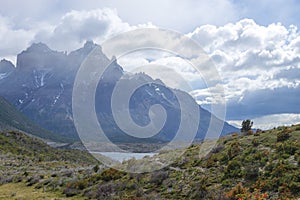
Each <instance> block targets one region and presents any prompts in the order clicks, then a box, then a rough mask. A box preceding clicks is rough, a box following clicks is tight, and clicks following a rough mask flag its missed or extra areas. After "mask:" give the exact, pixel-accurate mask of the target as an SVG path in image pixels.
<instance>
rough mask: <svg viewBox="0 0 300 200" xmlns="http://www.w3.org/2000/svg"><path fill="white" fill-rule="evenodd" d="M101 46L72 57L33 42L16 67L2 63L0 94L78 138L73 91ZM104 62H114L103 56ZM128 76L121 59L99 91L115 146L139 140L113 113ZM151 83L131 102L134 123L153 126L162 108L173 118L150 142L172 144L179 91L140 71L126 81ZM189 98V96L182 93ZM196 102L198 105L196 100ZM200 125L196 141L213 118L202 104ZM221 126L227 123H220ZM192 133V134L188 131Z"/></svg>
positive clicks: (102, 116) (99, 106) (88, 46)
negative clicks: (119, 85) (118, 87)
mask: <svg viewBox="0 0 300 200" xmlns="http://www.w3.org/2000/svg"><path fill="white" fill-rule="evenodd" d="M95 47H98V45H97V44H95V43H93V42H92V41H87V42H86V43H85V44H84V46H83V47H82V48H80V49H77V50H75V51H72V52H70V53H66V52H59V51H54V50H52V49H50V48H49V47H48V46H47V45H46V44H43V43H34V44H32V45H31V46H30V47H28V48H27V49H26V50H24V51H22V52H21V53H20V54H18V55H17V64H16V66H14V65H13V64H12V63H11V62H9V61H7V60H5V59H3V60H1V61H0V96H2V97H4V98H5V99H7V100H8V102H10V103H11V104H12V105H13V106H15V107H16V109H17V110H18V111H20V112H21V113H22V114H23V115H24V116H26V117H28V118H29V120H31V121H33V122H34V123H36V124H37V125H39V126H41V127H42V128H43V129H46V130H49V132H52V134H53V135H55V136H58V137H60V138H67V139H66V140H68V141H76V140H78V139H79V137H78V134H77V132H76V129H75V126H74V119H73V115H72V90H73V84H74V80H75V77H76V73H77V71H78V69H79V67H80V65H81V63H82V62H83V60H84V59H85V58H86V57H87V55H89V53H90V52H91V51H92V50H93V49H94V48H95ZM101 56H102V57H103V58H102V60H103V62H110V61H111V60H110V59H109V58H107V57H106V56H105V54H104V53H102V54H101ZM124 74H125V72H124V70H123V68H122V67H121V66H120V65H119V64H118V62H117V60H116V61H115V62H113V64H112V65H111V66H110V67H109V68H108V69H107V70H106V71H105V73H104V74H103V77H102V78H101V81H100V82H99V84H98V87H97V91H96V102H97V103H96V105H95V108H96V113H97V116H98V119H99V121H100V123H101V126H102V128H103V130H104V131H105V134H106V135H107V137H108V138H109V139H111V140H112V141H115V142H124V141H126V142H128V141H139V140H137V139H136V138H134V137H132V136H128V135H127V134H125V133H124V132H123V131H122V130H121V129H120V128H119V127H118V126H117V124H116V122H115V121H114V118H113V116H112V111H111V95H112V91H113V89H114V87H115V84H116V82H117V81H118V80H119V79H120V78H121V77H122V76H123V75H124ZM141 80H150V81H151V82H153V84H149V85H145V86H142V87H140V88H139V89H138V90H136V92H135V93H134V95H133V97H132V98H131V101H130V105H129V107H130V113H131V115H132V118H133V120H134V121H135V123H137V124H139V125H146V124H147V123H149V116H148V111H149V108H150V106H151V105H154V104H160V105H162V106H163V107H164V108H165V109H166V112H167V113H168V114H170V115H168V118H167V121H166V124H165V126H164V128H163V129H162V130H161V131H160V132H159V133H158V134H156V135H155V136H153V137H151V138H150V139H148V140H147V141H149V142H153V141H155V142H157V141H164V142H168V141H170V140H171V139H172V138H173V137H174V134H175V133H176V130H177V129H178V124H179V123H180V114H181V112H180V106H179V103H178V101H177V99H176V98H174V94H173V93H174V91H175V90H174V89H172V88H168V87H167V86H165V85H164V84H163V83H162V82H161V81H160V80H153V79H152V78H151V77H150V76H148V75H146V74H144V73H139V74H132V75H130V76H129V77H127V78H125V82H126V84H132V82H134V81H135V82H138V81H141ZM179 93H181V94H182V95H183V96H185V98H191V97H190V96H189V94H188V93H185V92H183V91H179ZM194 103H196V102H194ZM199 110H200V113H201V114H200V113H199V114H200V123H199V126H198V127H199V128H198V131H197V135H196V138H197V139H203V138H204V136H205V133H206V131H207V129H208V127H209V123H210V120H211V117H213V118H215V119H217V118H216V117H215V116H214V115H211V113H210V112H209V111H207V110H205V109H203V108H202V107H201V106H199ZM217 122H218V123H223V121H222V120H219V119H217ZM186 131H187V132H188V131H189V130H186ZM236 131H238V129H237V128H235V127H233V126H231V125H229V124H228V123H226V122H224V127H223V130H222V133H221V134H222V135H225V134H228V133H232V132H236Z"/></svg>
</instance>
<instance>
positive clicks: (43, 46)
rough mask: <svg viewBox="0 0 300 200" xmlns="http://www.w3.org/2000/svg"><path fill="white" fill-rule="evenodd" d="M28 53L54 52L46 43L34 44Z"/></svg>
mask: <svg viewBox="0 0 300 200" xmlns="http://www.w3.org/2000/svg"><path fill="white" fill-rule="evenodd" d="M26 51H27V52H51V51H52V50H51V49H50V48H49V47H48V46H47V45H46V44H44V43H42V42H39V43H33V44H32V45H31V46H30V47H28V48H27V49H26Z"/></svg>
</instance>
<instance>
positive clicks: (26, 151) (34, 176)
mask: <svg viewBox="0 0 300 200" xmlns="http://www.w3.org/2000/svg"><path fill="white" fill-rule="evenodd" d="M97 164H98V165H99V162H97V161H96V160H95V159H94V158H93V157H92V156H91V155H90V154H88V153H87V152H83V151H79V150H60V149H54V148H52V147H50V146H48V145H47V144H46V143H44V142H43V141H41V140H39V139H36V138H32V137H29V136H27V135H25V134H24V133H20V132H15V131H6V132H1V133H0V199H20V198H21V199H45V197H47V198H46V199H62V198H63V197H65V195H63V194H62V191H61V190H62V186H63V185H64V184H66V182H68V181H71V180H72V179H73V178H79V177H82V176H83V175H84V174H91V173H92V172H93V170H92V168H93V167H94V166H95V165H97ZM100 166H101V165H100ZM19 197H20V198H19ZM78 198H79V197H78ZM74 199H77V198H74Z"/></svg>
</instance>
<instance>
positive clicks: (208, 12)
mask: <svg viewBox="0 0 300 200" xmlns="http://www.w3.org/2000/svg"><path fill="white" fill-rule="evenodd" d="M0 4H1V6H0V43H1V45H0V59H2V58H7V59H10V60H11V61H12V62H14V63H15V62H16V60H15V56H16V55H17V54H18V53H19V52H20V51H22V50H24V49H26V48H27V47H28V45H30V44H31V43H33V42H44V43H47V44H48V45H49V46H50V47H51V48H53V49H56V50H61V51H65V50H66V51H71V50H74V49H76V48H79V47H80V46H82V45H83V43H84V42H85V41H86V40H91V39H92V40H94V41H96V42H98V43H100V44H101V43H102V42H103V41H105V40H106V39H107V38H110V37H112V36H114V35H117V34H119V33H122V32H125V31H128V30H132V29H136V28H142V27H161V28H166V29H171V30H175V31H177V32H180V33H182V34H185V35H186V36H188V37H190V38H192V39H194V40H195V41H197V42H198V43H199V44H200V46H202V47H203V49H204V50H205V52H206V53H207V54H208V55H209V56H210V57H211V58H212V60H213V61H214V63H215V65H216V68H217V70H218V71H219V74H220V76H221V78H222V84H223V87H224V90H225V99H226V102H227V116H226V118H227V120H228V121H230V122H231V123H233V124H237V125H239V124H240V121H241V120H242V119H246V118H250V119H253V120H254V124H255V126H256V127H257V128H270V127H274V126H277V125H278V124H282V125H284V124H293V123H300V106H299V100H300V98H299V97H300V31H299V28H298V27H300V12H299V10H300V3H299V1H297V0H262V1H252V0H244V1H236V0H211V1H204V0H203V1H202V0H186V1H175V0H152V1H145V0H128V1H121V0H101V1H99V0H89V1H82V0H65V1H59V0H41V1H37V0H28V1H23V2H22V1H21V2H20V1H17V0H10V1H5V0H0ZM176 59H178V58H172V57H169V58H162V59H161V60H160V61H156V62H158V63H160V64H173V65H174V64H176V63H177V64H178V63H180V61H177V60H176ZM141 62H144V60H142V61H141ZM191 93H192V94H193V95H194V96H195V97H196V99H197V101H198V102H199V103H200V104H202V105H203V106H204V107H206V106H208V105H209V104H210V103H213V100H212V98H211V97H210V96H209V95H207V91H206V90H205V89H203V88H199V89H197V88H196V87H194V91H192V92H191Z"/></svg>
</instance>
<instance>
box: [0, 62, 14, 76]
mask: <svg viewBox="0 0 300 200" xmlns="http://www.w3.org/2000/svg"><path fill="white" fill-rule="evenodd" d="M14 70H15V66H14V65H13V64H12V63H11V62H10V61H8V60H5V59H3V60H1V61H0V80H1V79H4V78H6V77H7V76H9V75H10V74H11V73H12V72H13V71H14Z"/></svg>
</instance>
